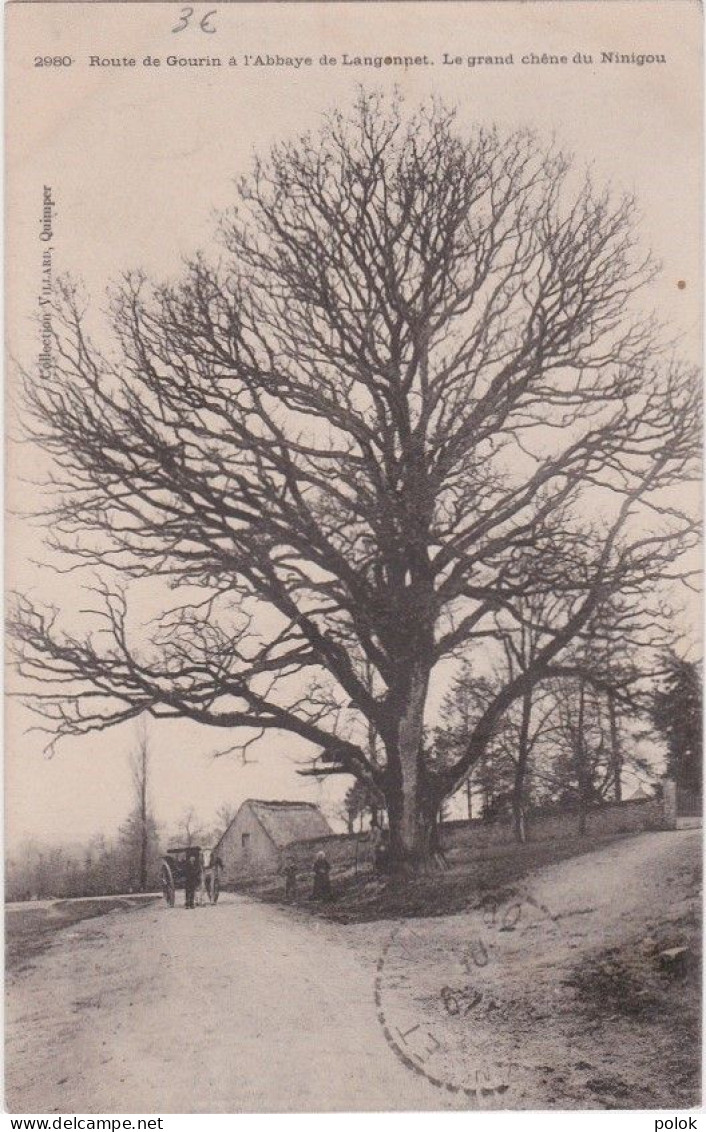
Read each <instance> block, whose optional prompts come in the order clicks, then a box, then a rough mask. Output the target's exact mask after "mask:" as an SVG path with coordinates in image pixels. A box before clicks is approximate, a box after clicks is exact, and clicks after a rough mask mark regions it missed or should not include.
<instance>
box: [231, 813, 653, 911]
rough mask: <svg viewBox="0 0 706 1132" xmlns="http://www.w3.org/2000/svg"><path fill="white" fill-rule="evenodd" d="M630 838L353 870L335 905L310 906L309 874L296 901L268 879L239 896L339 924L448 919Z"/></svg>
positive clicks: (495, 849)
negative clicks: (414, 872)
mask: <svg viewBox="0 0 706 1132" xmlns="http://www.w3.org/2000/svg"><path fill="white" fill-rule="evenodd" d="M630 836H631V835H630V834H613V835H610V836H604V837H590V836H588V837H577V836H575V835H572V836H570V837H569V836H567V837H565V838H556V839H553V840H551V841H537V842H530V843H528V844H526V845H516V844H500V845H494V846H489V847H488V848H487V849H486V850H485V851H484V852H483V853H482V854H474V855H473V856H472V857H470V856H468V857H467V856H463V855H461V854H460V853H458V852H457V853H454V854H453V855H451V856H450V857H449V860H448V864H447V865H446V866H445V867H443V866H442V867H439V868H435V869H433V870H432V871H430V872H428V873H426V874H424V875H421V876H418V877H414V878H408V879H400V878H394V879H391V878H378V877H375V876H371V874H370V870H369V868H367V869H366V871H365V873H359V874H358V876H356V875H355V874H354V873H353V871H352V870H349V871H348V872H342V873H339V874H337V875H334V877H333V880H332V887H333V892H334V899H333V901H332V902H331V903H327V904H321V903H318V902H315V901H313V900H311V898H310V893H311V885H312V878H311V876H309V875H305V874H301V875H300V876H299V878H298V882H297V897H296V899H295V900H294V901H287V900H285V897H284V879H283V878H282V877H268V878H265V879H263V880H262V881H258V882H256V883H254V884H249V885H248V886H243V887H242V889H240V891H243V892H247V893H248V894H250V895H252V896H256V897H257V898H258V899H260V900H265V901H268V902H270V903H275V904H282V905H285V906H288V905H290V904H293V905H294V906H295V907H297V908H301V909H303V910H305V911H308V912H311V913H312V914H314V915H317V916H322V917H324V918H326V919H330V920H334V921H336V922H338V923H360V922H365V921H371V920H384V919H398V918H404V917H409V916H445V915H448V914H450V913H454V912H462V911H464V909H467V908H472V907H474V906H476V905H477V904H478V903H479V902H480V901H481V900H482V898H483V896H484V894H485V893H487V892H489V891H502V890H503V889H506V888H507V889H510V888H512V887H513V886H514V885H515V884H517V883H518V882H519V881H521V880H522V878H523V877H524V876H526V875H527V874H528V873H531V872H533V871H534V870H535V869H540V868H543V867H545V866H547V865H553V864H556V862H558V861H564V860H567V859H568V858H570V857H578V856H581V855H583V854H584V853H591V852H592V851H593V850H595V849H599V848H602V847H603V846H606V845H610V844H613V843H614V842H616V841H619V840H622V839H624V838H626V837H630Z"/></svg>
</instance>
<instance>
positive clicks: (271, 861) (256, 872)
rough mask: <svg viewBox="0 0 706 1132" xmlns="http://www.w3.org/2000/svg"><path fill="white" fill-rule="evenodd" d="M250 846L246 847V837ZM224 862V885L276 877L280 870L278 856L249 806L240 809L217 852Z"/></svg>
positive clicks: (247, 844) (222, 876)
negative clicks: (267, 876) (267, 875)
mask: <svg viewBox="0 0 706 1132" xmlns="http://www.w3.org/2000/svg"><path fill="white" fill-rule="evenodd" d="M244 834H245V835H247V842H246V844H245V845H244V844H243V835H244ZM218 855H219V857H220V858H221V860H222V862H223V873H222V875H221V879H222V882H223V883H224V884H236V883H238V882H239V881H242V880H247V879H248V878H252V877H255V876H262V875H265V874H267V873H274V872H276V871H277V869H278V868H279V853H278V852H277V849H276V847H275V845H273V843H272V841H271V840H270V838H269V837H268V835H267V834H266V833H265V831H264V829H263V828H262V826H261V825H260V822H259V821H258V819H257V818H256V817H255V814H254V813H253V812H252V810H251V809H250V807H249V806H246V805H243V806H241V807H240V809H239V811H238V814H237V816H236V818H235V820H234V821H233V822H232V824H231V826H230V828H229V829H228V830H227V831H226V833H225V834H224V836H223V838H222V840H221V842H220V845H219V849H218Z"/></svg>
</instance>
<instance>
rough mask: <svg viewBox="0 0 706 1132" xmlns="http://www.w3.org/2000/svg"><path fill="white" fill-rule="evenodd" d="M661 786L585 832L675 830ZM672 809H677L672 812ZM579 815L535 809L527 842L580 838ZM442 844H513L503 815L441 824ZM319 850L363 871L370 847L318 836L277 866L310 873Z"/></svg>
mask: <svg viewBox="0 0 706 1132" xmlns="http://www.w3.org/2000/svg"><path fill="white" fill-rule="evenodd" d="M668 786H669V783H666V784H665V790H664V792H663V793H664V797H663V798H646V799H636V800H635V801H627V802H611V803H607V804H606V805H605V806H600V807H596V808H595V809H593V810H590V811H589V813H588V814H587V817H586V835H587V836H589V837H591V836H593V837H605V836H608V835H610V834H613V833H639V832H641V831H642V830H648V829H674V828H675V818H674V817H673V816H672V808H673V806H672V801H671V800H672V794H671V793H670V791H669V789H668ZM674 812H675V813H676V811H674ZM578 823H579V818H578V814H577V813H576V812H575V811H566V810H564V811H560V812H559V811H549V812H545V813H535V814H534V815H533V816H532V817H530V819H529V820H528V834H529V839H530V841H551V840H553V839H559V838H561V839H565V838H567V837H572V836H574V837H578ZM440 835H441V844H442V846H443V849H444V851H445V853H447V854H448V855H449V857H450V859H451V860H453V858H454V856H456V855H458V856H466V855H470V854H482V853H483V852H484V851H485V850H486V849H487V848H489V847H490V846H494V845H501V844H503V843H506V844H512V843H513V841H514V834H513V828H512V821H511V820H510V819H501V820H496V821H483V820H482V819H481V818H476V819H474V820H472V821H453V822H445V823H444V824H443V825H442V826H441V831H440ZM321 849H322V850H323V851H324V853H325V854H326V856H327V858H328V861H329V863H330V865H331V868H332V871H334V872H338V873H340V872H343V871H347V870H350V869H352V868H353V867H354V866H355V863H356V853H357V863H358V867H359V868H362V869H364V870H365V869H370V867H371V866H372V860H373V848H372V844H371V841H370V838H369V835H368V834H366V833H363V834H333V835H332V836H330V837H317V838H315V839H313V840H310V841H295V842H294V843H293V844H291V845H288V846H287V847H286V849H283V850H281V851H280V862H279V867H278V868H277V869H274V868H273V869H272V870H271V872H273V873H274V872H276V871H279V870H281V867H282V864H283V863H284V862H285V861H293V862H294V863H295V864H296V866H297V870H298V871H299V872H300V873H301V874H306V873H309V872H310V871H311V867H312V864H313V861H314V858H315V856H316V854H317V853H318V852H319V850H321Z"/></svg>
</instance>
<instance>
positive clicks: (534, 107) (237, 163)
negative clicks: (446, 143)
mask: <svg viewBox="0 0 706 1132" xmlns="http://www.w3.org/2000/svg"><path fill="white" fill-rule="evenodd" d="M210 7H211V5H203V6H200V7H199V6H197V7H196V9H195V10H196V13H197V15H201V14H202V13H203V12H206V11H207V10H208V9H209V8H210ZM176 10H177V9H176V8H175V6H174V5H171V4H170V5H162V4H149V5H146V4H145V5H142V4H130V5H122V6H118V5H111V4H100V5H95V6H94V5H83V4H82V5H57V6H53V5H49V4H46V5H43V4H32V5H15V6H11V7H10V8H9V9H8V12H7V18H8V23H9V32H8V39H9V47H8V53H9V57H10V58H9V64H8V87H9V92H10V93H9V98H8V113H9V118H10V129H11V135H10V140H9V151H8V168H9V183H8V193H7V199H8V210H9V211H8V216H9V233H8V241H7V244H8V256H9V278H8V289H9V300H8V337H9V344H10V350H11V352H12V353H13V354H14V356H16V357H20V358H22V359H24V360H27V359H28V358H31V357H32V355H33V353H36V349H35V345H34V338H33V335H34V329H33V325H32V322H31V317H32V316H33V315H34V314H35V312H36V300H37V294H38V289H39V283H40V265H41V251H42V245H41V243H40V241H39V239H38V232H39V225H40V221H41V215H42V191H43V186H44V185H49V186H51V189H52V192H53V196H54V199H55V200H56V205H57V207H56V218H55V237H54V241H53V248H54V253H53V259H54V267H55V270H56V271H57V272H63V271H69V272H71V273H73V274H76V275H79V276H80V277H81V278H82V279H83V281H84V283H85V285H86V289H87V291H88V292H89V294H90V295H91V296H92V297H93V300H94V301H95V303H96V304H97V306H98V307H99V308H100V307H101V306H102V305H103V304H104V295H105V285H106V282H107V281H108V280H110V279H111V278H116V277H117V276H118V275H119V274H120V273H121V272H122V271H124V270H127V269H130V268H134V267H138V266H139V267H142V268H144V269H145V270H146V271H147V272H148V273H149V274H150V275H154V276H158V277H160V276H164V275H170V274H173V273H174V272H176V271H177V270H178V268H179V263H180V260H181V258H182V257H184V256H189V255H190V254H191V253H193V252H194V250H196V249H197V248H199V247H204V246H207V245H208V244H209V243H210V242H211V235H212V232H213V216H214V212H215V211H216V210H218V209H220V208H222V207H224V206H226V205H228V204H229V203H230V202H231V201H232V199H233V185H232V182H233V179H234V178H235V177H237V176H238V175H240V174H242V173H244V172H246V171H247V169H248V167H249V164H250V161H251V156H252V153H253V150H254V149H256V148H259V149H264V148H266V146H267V144H268V143H269V141H270V140H272V139H274V138H278V137H287V136H291V135H292V134H294V133H296V132H298V131H300V130H302V129H305V128H309V127H311V128H314V129H315V128H316V126H317V124H318V123H319V121H320V117H321V114H322V112H323V111H324V110H325V109H327V108H330V107H331V106H332V105H333V104H335V103H340V104H341V105H346V104H348V103H349V102H350V101H351V99H352V98H353V96H354V93H355V87H356V84H358V83H360V82H362V83H364V84H366V85H375V86H378V87H391V86H392V84H393V83H397V84H398V86H399V88H400V89H401V91H402V92H403V93H404V94H405V96H406V98H407V99H408V100H409V101H410V102H414V101H416V100H417V99H419V98H421V97H423V96H425V95H427V94H429V93H430V92H432V91H434V92H438V93H441V94H442V95H444V96H445V97H446V98H447V100H448V101H450V102H452V103H455V104H458V107H459V127H460V129H463V128H464V126H465V125H466V124H468V123H471V122H472V121H476V120H477V121H481V122H495V123H497V124H498V125H499V126H500V127H502V128H513V127H516V126H517V125H520V124H522V125H530V126H533V127H535V128H537V129H538V130H539V131H540V132H541V133H542V134H544V135H545V136H546V137H547V138H549V137H550V136H551V135H552V134H554V135H556V138H557V139H558V141H559V143H560V144H561V145H562V147H564V148H566V149H568V150H570V151H572V152H573V153H574V154H575V156H576V159H577V161H578V162H579V163H586V164H589V163H590V164H591V165H592V166H593V169H594V176H595V180H596V182H597V183H603V182H605V181H607V180H610V181H612V183H613V184H614V185H615V187H616V188H618V189H625V190H627V191H634V192H635V193H636V194H637V196H638V198H639V202H640V207H641V213H642V236H643V239H644V242H645V246H646V247H651V248H652V249H653V250H654V252H655V254H656V256H657V258H658V259H659V260H661V261H662V263H663V267H664V270H663V275H662V277H661V279H660V281H659V283H658V284H657V285H656V287H655V289H654V291H653V295H652V301H653V303H654V305H655V307H656V308H657V309H658V310H659V313H660V315H661V316H662V317H663V318H665V319H667V320H668V321H670V322H671V323H672V325H673V326H674V327H675V329H677V330H678V331H679V332H680V333H681V334H683V336H684V341H683V349H684V352H685V353H686V354H687V355H690V356H692V357H694V358H695V357H697V356H698V350H699V317H700V293H699V283H700V246H699V237H700V229H699V218H700V203H699V193H700V184H699V167H700V122H699V116H700V107H701V94H700V89H699V77H698V55H699V49H700V41H701V40H700V24H699V13H698V6H697V4H696V3H692V2H691V0H684V2H681V0H670V3H668V4H665V3H663V2H659V0H658V2H654V3H652V2H650V0H642V2H641V3H639V4H638V3H634V2H631V0H627V2H624V3H623V2H616V3H612V2H605V3H581V2H575V3H571V4H567V3H565V2H563V0H561V2H560V3H541V4H524V3H518V4H515V3H499V4H492V3H483V4H480V3H478V4H471V3H468V4H454V3H445V4H429V5H424V4H406V5H403V4H385V3H380V4H369V5H356V4H343V5H336V4H313V5H309V4H292V5H287V4H279V5H269V4H253V5H232V6H223V5H219V6H218V9H217V16H216V18H215V19H216V24H217V27H218V30H217V33H216V34H214V35H209V34H204V33H201V32H199V31H198V30H197V29H195V28H189V29H187V30H186V31H185V32H183V33H178V34H172V33H171V32H170V28H171V27H172V26H173V24H174V22H175V17H174V13H175V11H176ZM577 51H581V52H582V53H584V54H587V53H592V54H593V56H594V60H595V62H594V65H592V66H589V65H578V64H573V63H571V62H570V63H569V64H568V65H564V66H562V65H557V66H552V65H545V66H542V65H522V64H521V62H520V60H521V58H522V56H523V55H525V54H527V53H529V52H534V53H536V54H539V55H541V54H542V53H545V52H546V53H549V54H556V55H561V54H566V55H567V56H568V57H569V60H571V59H572V58H573V56H574V54H575V53H576V52H577ZM602 51H614V52H624V53H631V52H636V53H643V54H645V53H654V54H665V55H666V56H667V63H666V64H654V65H645V66H636V65H630V64H602V65H601V64H599V63H598V60H599V59H600V56H601V52H602ZM245 52H247V53H251V54H255V53H258V52H260V53H268V52H269V53H271V54H280V55H288V56H292V55H310V56H312V57H313V58H314V60H315V61H316V62H318V60H319V58H320V56H321V55H322V54H323V53H324V52H326V53H328V54H330V55H337V56H339V59H340V57H341V56H342V54H343V52H346V53H347V54H348V55H349V56H350V57H353V56H355V55H383V56H384V55H385V54H387V53H390V54H410V55H415V54H426V55H427V56H428V57H429V58H430V59H432V60H434V66H430V67H425V68H415V69H410V70H407V71H404V70H401V69H397V68H393V67H382V68H380V69H372V68H370V69H361V68H355V67H343V66H341V65H337V66H335V67H328V68H322V67H319V66H314V67H312V68H301V69H299V70H293V69H288V68H252V67H251V68H247V69H246V68H244V67H243V66H242V56H243V54H244V53H245ZM444 52H446V53H449V54H451V55H454V56H455V55H460V56H464V57H465V56H467V55H469V54H472V55H481V54H485V53H489V54H493V55H496V54H502V55H504V56H507V55H508V54H510V53H512V54H513V57H514V60H515V62H514V65H513V66H501V65H495V66H491V65H485V66H483V65H482V66H480V67H474V68H469V67H467V66H465V65H463V66H444V65H443V64H442V61H441V60H442V56H443V53H444ZM48 53H50V54H51V56H64V55H67V56H71V58H72V59H74V60H75V63H73V64H72V65H71V66H70V67H63V68H48V67H35V66H34V65H33V63H34V57H35V56H37V55H40V56H44V55H46V54H48ZM147 54H151V55H152V56H155V55H156V56H160V57H161V58H162V62H163V65H162V67H161V68H154V67H152V68H146V67H142V66H139V65H138V66H137V67H134V68H124V67H117V68H113V67H110V68H104V67H93V68H91V67H89V66H88V65H87V61H88V58H89V56H91V55H98V56H101V57H114V58H117V57H124V56H126V57H135V58H136V59H137V61H138V64H139V63H140V62H141V60H142V59H143V58H144V57H145V56H146V55H147ZM169 54H179V55H182V56H188V57H195V56H199V55H200V56H204V55H207V54H210V55H219V56H221V58H222V59H223V61H224V64H227V61H228V59H229V57H230V56H236V57H237V58H238V59H239V61H240V62H239V65H238V66H237V67H228V66H227V65H224V66H223V67H221V68H210V67H202V68H192V67H184V68H169V67H167V66H166V65H165V61H166V58H167V56H168V55H169ZM679 281H683V282H684V283H685V284H686V286H685V287H678V286H677V283H678V282H679ZM38 462H39V461H38V457H37V454H36V453H33V452H31V451H30V450H28V449H26V448H25V449H24V451H22V452H20V451H19V450H18V449H15V448H13V447H11V449H10V453H9V480H10V488H9V490H10V503H11V505H14V506H18V505H21V504H22V503H24V500H25V498H26V495H27V490H28V489H27V487H26V485H22V484H21V483H20V475H21V474H24V475H27V474H28V473H29V472H30V471H32V470H34V469H35V467H36V466H37V465H38ZM8 543H9V545H8V580H9V583H10V584H11V585H15V586H17V587H18V588H27V586H28V585H31V586H32V587H33V588H34V592H36V593H37V594H38V595H39V594H46V593H48V592H51V590H52V589H53V590H54V592H55V594H56V595H57V597H56V598H55V600H57V602H58V603H61V592H62V585H63V583H58V584H57V582H56V581H55V580H52V579H47V576H46V575H47V571H41V570H38V569H37V568H35V567H34V566H31V565H29V564H28V563H29V559H30V558H32V559H33V558H39V559H41V554H42V551H41V543H40V535H39V534H38V532H37V531H36V529H34V528H33V527H31V526H29V525H28V524H27V523H25V522H22V521H13V522H11V524H10V528H9V536H8ZM66 592H67V593H69V592H70V591H68V590H67V591H66ZM440 690H441V689H440V688H439V687H437V695H438V694H440ZM30 723H31V720H30V719H29V717H28V716H27V714H26V713H25V712H24V711H23V710H22V709H20V708H19V707H17V706H11V708H10V709H9V711H8V741H7V752H6V789H7V814H8V819H7V833H8V840H9V845H10V848H12V847H13V846H14V845H16V844H17V843H18V842H19V841H20V840H22V839H23V838H24V837H27V836H36V837H43V838H47V839H49V840H52V841H59V840H68V841H76V840H77V839H81V838H84V837H87V836H89V835H91V834H93V833H95V832H98V831H103V832H105V833H106V834H111V833H113V832H114V830H115V828H116V827H117V825H118V824H119V822H120V821H122V820H123V818H124V816H125V814H126V812H127V810H128V808H129V806H130V787H129V770H128V764H127V757H128V753H129V750H130V748H131V746H132V744H133V742H134V737H135V732H134V727H133V726H125V727H121V728H118V729H115V730H114V731H112V732H110V733H106V734H101V735H94V736H87V737H84V738H81V739H71V740H66V741H64V742H63V743H62V744H61V745H60V746H59V748H58V751H57V753H56V755H55V756H54V758H53V759H51V760H49V761H48V760H47V759H46V758H45V757H44V756H43V755H42V748H43V745H44V742H45V740H44V739H43V738H42V737H41V736H39V735H36V734H26V733H24V728H25V727H26V726H27V725H28V724H30ZM150 737H151V742H152V747H153V751H154V775H153V801H154V806H155V810H156V815H157V818H158V820H160V821H162V822H164V823H165V824H167V825H168V826H170V827H171V826H173V825H174V824H175V822H176V821H177V820H178V817H179V815H180V814H181V813H182V812H183V811H184V810H185V809H186V808H187V806H189V805H194V806H195V808H196V810H197V811H198V813H199V814H200V815H201V816H202V817H203V819H204V820H205V821H207V822H210V821H211V820H212V818H213V815H214V814H215V811H216V809H217V807H218V806H219V805H220V804H221V803H223V802H227V803H230V804H233V805H235V804H238V803H239V802H240V801H242V800H243V799H245V798H247V797H265V798H267V797H272V798H276V797H279V798H301V799H304V798H307V799H311V800H313V801H317V800H321V795H320V790H321V789H322V788H321V787H318V786H317V785H316V784H315V783H314V782H313V781H312V780H311V779H304V778H301V777H298V776H297V775H296V773H295V765H294V763H293V761H292V756H298V757H299V758H300V759H304V758H305V757H306V754H307V751H306V748H305V747H304V746H303V745H301V744H298V743H297V742H296V741H294V740H292V739H289V738H287V737H284V738H280V739H276V738H273V737H269V738H268V739H267V740H266V741H265V742H264V743H262V744H261V745H260V748H259V749H258V750H257V751H256V752H255V753H254V754H253V755H252V756H251V757H253V758H255V759H256V760H257V761H256V762H254V763H253V764H252V765H247V766H242V765H240V763H239V762H238V760H236V759H234V758H233V757H232V756H231V757H223V758H219V759H213V757H212V755H213V753H214V752H216V751H219V750H223V749H224V748H226V747H228V745H229V743H230V742H231V739H230V738H229V736H228V735H227V734H224V733H219V732H217V731H214V730H209V729H205V728H203V727H199V726H198V725H196V724H187V723H183V722H169V723H161V724H160V725H159V726H156V725H155V724H154V723H152V724H151V725H150ZM346 782H347V780H346V779H336V780H334V781H333V782H332V783H329V784H327V786H325V787H324V788H323V790H324V795H323V801H324V802H325V803H326V804H327V805H330V804H331V803H332V800H333V798H334V796H335V794H336V792H337V791H339V792H340V789H341V786H342V784H344V783H346Z"/></svg>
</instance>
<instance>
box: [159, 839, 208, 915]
mask: <svg viewBox="0 0 706 1132" xmlns="http://www.w3.org/2000/svg"><path fill="white" fill-rule="evenodd" d="M189 861H191V862H192V864H191V867H192V868H193V869H194V870H197V875H198V880H197V883H196V892H200V893H201V894H202V895H203V894H205V895H206V896H207V897H208V899H209V901H210V902H211V904H215V903H216V902H217V901H218V894H219V891H220V882H219V877H218V870H219V867H220V865H221V862H220V860H219V859H216V860H215V861H214V862H213V863H212V862H211V852H210V851H209V850H205V851H204V850H203V849H202V848H201V846H200V845H188V846H185V847H182V848H175V849H167V852H166V853H165V855H164V856H163V857H162V869H161V883H162V895H163V896H164V899H165V900H166V902H167V904H168V905H169V907H170V908H173V907H174V902H175V900H176V891H177V889H178V888H182V889H183V888H186V872H187V862H189Z"/></svg>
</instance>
